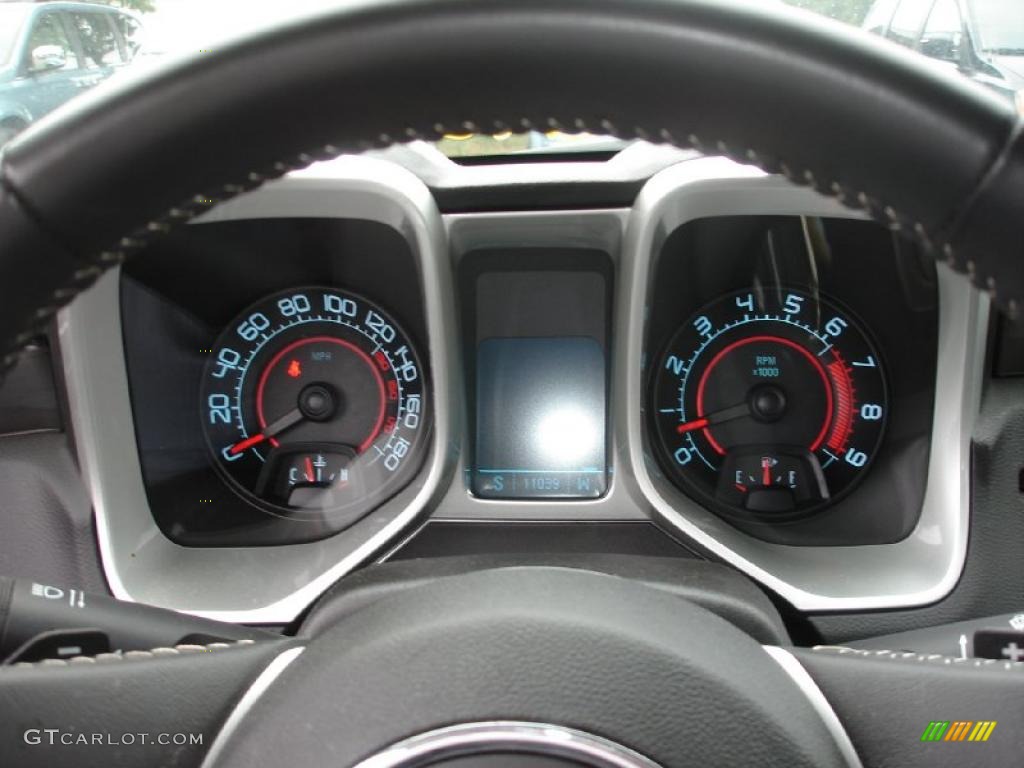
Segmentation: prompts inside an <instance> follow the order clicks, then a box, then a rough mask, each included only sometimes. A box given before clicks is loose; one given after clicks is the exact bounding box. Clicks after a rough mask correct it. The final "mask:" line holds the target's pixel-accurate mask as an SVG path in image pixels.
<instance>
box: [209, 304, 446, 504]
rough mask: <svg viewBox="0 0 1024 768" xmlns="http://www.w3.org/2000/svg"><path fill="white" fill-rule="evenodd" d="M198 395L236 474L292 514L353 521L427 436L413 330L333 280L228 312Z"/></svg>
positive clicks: (416, 459) (404, 471) (234, 483)
mask: <svg viewBox="0 0 1024 768" xmlns="http://www.w3.org/2000/svg"><path fill="white" fill-rule="evenodd" d="M201 403H202V409H201V410H202V414H201V416H202V422H203V428H204V432H205V434H206V438H207V443H208V445H209V448H210V451H211V455H212V458H213V461H214V463H215V465H216V466H217V468H218V469H219V470H220V472H221V473H222V475H223V476H224V477H225V478H226V480H227V481H228V483H229V485H231V487H232V488H234V489H235V490H236V491H237V492H238V493H239V494H240V495H241V496H242V497H243V498H245V499H247V500H249V501H250V502H252V503H255V504H257V505H258V506H260V507H262V508H264V509H265V510H267V511H269V512H272V513H275V514H280V515H284V516H287V517H288V518H289V519H303V516H304V515H306V516H308V518H309V519H322V517H323V516H324V514H325V513H329V514H330V516H331V519H332V520H333V522H334V523H335V524H337V523H338V522H351V521H354V520H356V519H357V518H359V517H361V516H362V515H364V514H366V513H367V512H369V511H370V510H371V509H372V508H374V507H375V506H377V505H378V504H380V503H381V502H382V501H384V500H385V499H386V498H388V497H389V496H391V495H393V494H394V493H396V492H397V491H398V490H400V489H401V487H402V486H403V485H404V484H405V483H407V482H408V480H409V478H410V477H411V474H412V473H413V472H414V471H415V469H416V468H417V467H418V466H419V464H420V462H421V461H422V458H423V457H422V453H423V450H424V449H423V447H424V446H425V445H426V440H425V436H426V432H427V431H428V423H429V422H428V420H427V418H426V416H427V413H426V411H427V408H426V391H425V382H424V373H423V370H422V368H421V366H420V363H419V359H418V357H417V355H416V352H415V350H414V348H413V345H412V343H411V341H410V340H409V339H408V337H407V336H406V335H405V333H404V332H403V331H402V329H401V328H400V327H399V325H398V324H397V323H396V322H395V321H394V320H393V319H392V318H391V317H389V316H388V315H387V313H386V312H385V311H384V310H382V309H381V308H380V307H378V306H376V305H375V304H373V303H371V302H369V301H367V300H366V299H364V298H361V297H359V296H355V295H353V294H350V293H346V292H344V291H340V290H336V289H332V288H300V289H292V290H288V291H284V292H281V293H278V294H275V295H273V296H268V297H266V298H265V299H262V300H261V301H259V302H257V303H256V304H254V305H252V306H250V307H249V308H248V309H246V310H245V311H244V312H243V313H242V314H241V315H240V316H239V317H238V318H236V319H235V320H234V321H232V323H231V324H230V325H229V326H228V328H227V329H226V330H225V331H224V332H223V333H222V334H221V336H220V338H218V339H217V343H216V344H215V346H214V347H213V350H212V355H211V358H210V361H209V363H208V364H207V365H206V368H205V371H204V374H203V385H202V392H201Z"/></svg>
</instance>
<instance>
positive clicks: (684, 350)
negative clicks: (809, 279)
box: [650, 289, 888, 520]
mask: <svg viewBox="0 0 1024 768" xmlns="http://www.w3.org/2000/svg"><path fill="white" fill-rule="evenodd" d="M652 406H653V407H652V408H651V409H650V410H651V411H652V419H653V427H654V431H655V433H656V441H657V450H658V453H659V459H660V461H661V464H662V465H663V467H664V468H665V470H666V471H667V473H668V475H669V477H670V478H671V479H672V480H673V482H675V483H676V484H677V485H678V486H679V487H680V488H681V489H683V490H684V491H687V492H689V493H690V494H691V495H695V496H696V497H697V498H699V499H700V500H702V501H705V502H708V503H710V504H711V505H712V506H713V507H715V508H718V509H724V510H726V511H732V512H740V513H746V514H748V515H752V516H754V517H756V518H758V519H768V520H782V519H788V518H792V517H794V516H798V515H801V514H805V513H808V512H812V511H815V510H817V509H821V508H822V507H824V506H826V505H828V504H830V503H833V502H834V501H836V500H837V499H838V498H839V497H840V496H841V495H843V494H845V493H846V492H848V491H849V490H850V489H851V488H853V486H854V485H855V484H856V483H857V482H858V480H859V479H861V478H862V477H863V476H864V475H865V473H866V472H867V471H868V469H869V467H870V465H871V461H872V459H873V458H874V456H875V454H876V453H877V452H878V449H879V445H880V443H881V439H882V434H883V431H884V428H885V422H886V414H887V408H888V404H887V397H886V386H885V376H884V373H883V370H882V361H881V359H880V358H879V355H878V352H877V351H876V350H875V348H874V346H873V345H872V344H871V342H870V341H869V339H868V337H867V335H866V334H865V332H864V331H863V330H861V329H860V328H858V326H857V324H856V323H855V322H854V321H853V319H852V318H851V317H849V316H847V315H845V314H844V313H842V312H840V311H839V310H838V309H837V308H836V307H834V306H832V305H831V304H830V303H828V302H826V301H824V300H822V299H820V298H817V297H811V296H810V295H808V294H806V293H803V292H801V291H796V290H786V289H782V290H781V291H765V292H764V295H763V296H761V297H758V296H757V295H755V294H754V293H753V292H748V291H743V292H738V293H735V294H730V295H728V296H724V297H722V298H720V299H718V300H717V301H715V302H713V303H711V304H709V305H707V306H705V307H703V308H702V309H701V310H699V311H698V312H697V313H696V314H695V315H694V316H693V317H691V318H690V319H689V320H688V321H687V322H686V323H685V324H684V325H683V326H682V327H681V328H680V329H679V330H678V331H677V332H676V333H675V335H674V336H673V337H672V340H671V341H670V342H669V344H668V347H667V348H666V349H665V351H664V354H663V355H662V356H661V357H660V358H659V359H658V360H657V369H656V371H655V373H654V376H653V381H652Z"/></svg>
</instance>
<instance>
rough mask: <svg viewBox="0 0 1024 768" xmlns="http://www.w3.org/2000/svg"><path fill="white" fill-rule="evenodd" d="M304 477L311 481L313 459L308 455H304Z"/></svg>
mask: <svg viewBox="0 0 1024 768" xmlns="http://www.w3.org/2000/svg"><path fill="white" fill-rule="evenodd" d="M306 479H307V480H309V482H311V483H312V482H313V460H312V459H311V458H309V456H307V457H306Z"/></svg>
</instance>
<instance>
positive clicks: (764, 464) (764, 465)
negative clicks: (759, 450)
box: [761, 458, 772, 485]
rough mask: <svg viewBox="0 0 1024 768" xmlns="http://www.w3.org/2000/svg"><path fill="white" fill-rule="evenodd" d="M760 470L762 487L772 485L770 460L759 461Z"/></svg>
mask: <svg viewBox="0 0 1024 768" xmlns="http://www.w3.org/2000/svg"><path fill="white" fill-rule="evenodd" d="M761 470H762V474H763V477H762V478H761V483H762V484H764V485H771V484H772V460H771V459H769V458H764V459H761Z"/></svg>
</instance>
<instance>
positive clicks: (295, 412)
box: [228, 408, 305, 456]
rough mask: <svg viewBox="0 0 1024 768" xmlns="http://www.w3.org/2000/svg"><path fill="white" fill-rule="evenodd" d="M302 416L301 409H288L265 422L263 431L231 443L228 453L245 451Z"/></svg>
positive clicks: (297, 421) (296, 422)
mask: <svg viewBox="0 0 1024 768" xmlns="http://www.w3.org/2000/svg"><path fill="white" fill-rule="evenodd" d="M304 418H305V416H303V415H302V411H300V410H299V409H298V408H294V409H292V410H290V411H288V413H286V414H285V415H284V416H282V417H281V418H280V419H278V420H277V421H275V422H274V423H273V424H267V426H266V427H264V428H263V431H262V432H260V433H259V434H255V435H253V436H252V437H247V438H245V440H242V441H240V442H237V443H235V444H234V445H232V446H231V447H230V448H229V449H228V453H230V454H231V455H232V456H237V455H238V454H240V453H241V452H242V451H247V450H249V449H250V448H252V447H253V446H255V445H259V444H260V443H262V442H263V441H264V440H269V439H270V438H272V437H273V436H274V435H278V434H280V433H281V432H284V431H285V430H286V429H288V428H289V427H294V426H295V425H296V424H298V423H299V422H300V421H302V420H303V419H304Z"/></svg>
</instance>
